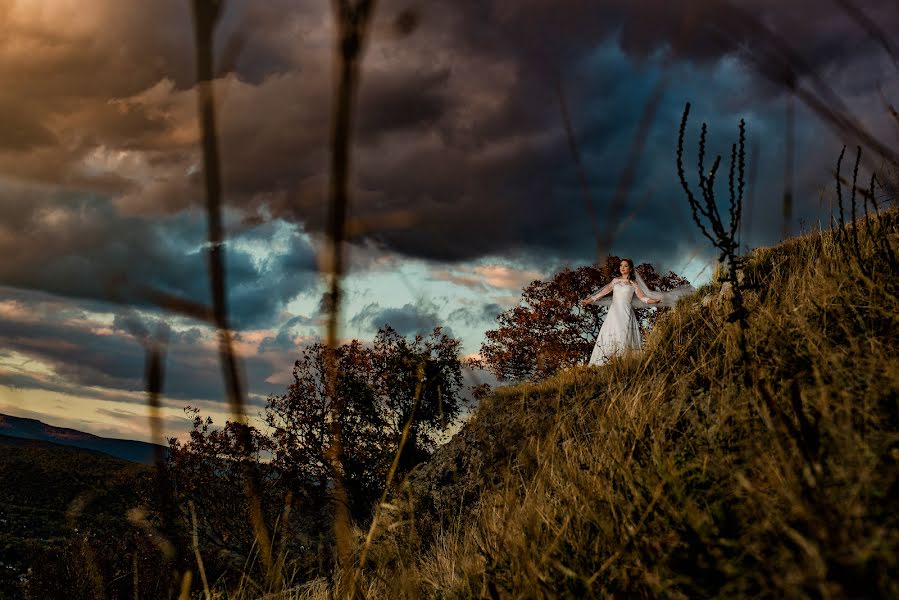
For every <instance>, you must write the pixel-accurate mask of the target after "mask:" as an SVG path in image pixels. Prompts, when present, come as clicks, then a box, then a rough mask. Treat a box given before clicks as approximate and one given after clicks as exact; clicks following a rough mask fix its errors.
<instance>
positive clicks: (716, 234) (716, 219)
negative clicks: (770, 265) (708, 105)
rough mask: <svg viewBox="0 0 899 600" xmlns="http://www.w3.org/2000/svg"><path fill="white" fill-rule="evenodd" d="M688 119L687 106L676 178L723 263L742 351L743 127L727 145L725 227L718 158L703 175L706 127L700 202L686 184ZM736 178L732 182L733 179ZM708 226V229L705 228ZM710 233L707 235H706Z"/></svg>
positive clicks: (701, 135)
mask: <svg viewBox="0 0 899 600" xmlns="http://www.w3.org/2000/svg"><path fill="white" fill-rule="evenodd" d="M689 115H690V103H689V102H688V103H687V104H686V106H685V107H684V114H683V117H682V118H681V123H680V129H679V131H678V136H677V175H678V178H679V179H680V183H681V186H682V187H683V189H684V193H685V194H686V195H687V202H688V203H689V205H690V214H691V216H692V217H693V222H694V223H696V226H697V227H698V228H699V230H700V231H701V232H702V235H704V236H705V237H706V238H707V239H708V240H709V241H710V242H711V243H712V245H713V246H714V247H715V248H716V249H717V250H718V252H719V255H718V260H719V262H722V263H724V265H725V267H726V269H727V275H726V281H727V282H728V283H729V284H730V286H731V308H732V310H731V314H730V315H729V316H728V320H729V321H731V322H733V321H736V322H738V323H739V325H740V340H741V341H740V345H741V347H744V344H745V341H743V338H744V331H745V329H746V316H747V314H746V308H745V306H744V304H743V290H742V281H740V278H739V277H738V269H739V267H740V257H739V256H738V250H739V242H738V241H737V232H738V231H739V228H740V217H741V215H742V212H743V191H744V188H745V170H746V123H745V121H744V120H743V119H740V127H739V138H738V141H737V143H735V144H733V145H731V153H730V169H729V171H728V179H727V183H728V190H729V192H730V197H729V200H730V202H729V208H728V214H729V220H728V222H727V223H725V222H724V221H723V220H722V218H721V213H720V212H719V210H718V201H717V199H716V197H715V176H716V175H717V174H718V167H719V166H720V164H721V156H720V155H718V156H716V157H715V160H714V162H713V163H712V167H711V169H710V170H709V171H708V173H706V170H705V152H706V147H705V146H706V132H707V126H706V124H705V123H703V124H702V128H701V130H700V133H699V157H698V163H697V175H698V177H699V189H700V191H701V194H702V199H701V201H700V200H697V198H696V197H695V196H694V195H693V191H692V190H691V189H690V184H689V183H687V178H686V175H685V174H684V135H685V133H686V129H687V118H688V117H689ZM735 176H736V180H735V179H734V177H735ZM706 224H708V227H707V226H706ZM709 229H711V232H710V231H709Z"/></svg>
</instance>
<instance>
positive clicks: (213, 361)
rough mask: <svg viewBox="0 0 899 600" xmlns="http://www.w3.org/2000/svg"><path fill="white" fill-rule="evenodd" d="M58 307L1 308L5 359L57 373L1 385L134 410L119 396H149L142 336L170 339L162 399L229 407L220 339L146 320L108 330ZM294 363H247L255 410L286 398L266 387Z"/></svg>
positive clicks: (5, 378) (268, 357) (21, 375)
mask: <svg viewBox="0 0 899 600" xmlns="http://www.w3.org/2000/svg"><path fill="white" fill-rule="evenodd" d="M56 306H58V303H57V302H55V301H52V300H50V301H43V302H42V301H40V300H35V299H33V300H32V302H30V303H29V304H28V305H27V306H26V305H25V304H15V303H13V302H12V301H10V302H8V303H6V304H3V305H0V309H2V310H0V347H2V348H4V350H5V352H6V353H10V352H15V353H18V354H19V355H22V356H25V357H28V358H31V359H35V360H38V361H40V362H41V363H43V364H45V365H48V366H49V367H50V368H51V369H52V372H53V375H52V376H47V377H44V376H38V375H35V374H33V373H26V372H6V373H4V374H3V375H2V377H0V383H2V384H3V385H10V386H14V387H20V388H37V389H46V390H49V391H55V392H59V393H63V394H70V395H88V396H97V395H99V396H101V397H103V398H104V399H113V400H118V401H124V402H134V401H135V397H133V396H127V395H125V396H117V395H116V391H121V392H143V391H144V390H145V386H146V383H145V381H144V372H143V368H144V364H145V360H146V353H145V347H144V343H143V340H142V339H141V337H142V334H143V333H145V332H150V333H152V332H154V331H168V336H167V339H165V340H164V341H165V344H164V345H163V346H162V348H163V350H164V357H165V363H164V369H165V374H164V382H163V396H164V397H165V398H168V399H173V400H180V401H193V400H209V401H219V402H224V401H225V398H226V396H225V391H224V388H223V385H222V381H221V378H222V375H221V366H220V364H219V356H218V347H217V342H216V338H215V334H214V332H212V331H207V332H205V333H202V334H201V333H200V332H199V331H198V330H196V329H193V328H190V329H187V330H179V331H172V329H171V327H170V326H169V325H168V324H166V323H164V322H160V321H158V320H157V319H155V318H153V317H150V318H149V319H142V318H141V317H140V316H136V315H134V314H130V315H117V316H116V317H114V320H113V326H112V327H111V328H107V327H106V326H105V325H104V324H103V323H100V322H97V321H96V320H90V319H82V320H76V319H72V318H70V317H69V316H68V315H64V314H60V313H58V312H57V311H56V310H55V307H56ZM135 335H136V336H137V337H135ZM238 341H240V339H239V340H238ZM292 361H293V358H292V353H289V352H286V351H282V352H279V353H263V354H254V355H251V356H246V357H243V361H242V362H243V366H244V369H245V372H246V376H247V378H248V381H250V382H251V388H250V391H251V392H252V393H253V394H254V395H253V396H251V404H253V403H254V402H255V403H256V405H257V406H258V405H259V401H258V400H253V398H255V397H258V396H259V395H262V396H264V395H267V394H269V393H274V392H277V391H280V390H281V386H280V385H274V384H268V383H266V380H267V379H269V378H270V377H271V376H272V375H273V374H276V373H277V372H279V371H280V370H281V368H282V367H283V366H284V365H289V364H291V363H292ZM96 388H102V390H103V391H100V390H97V389H96ZM92 389H93V391H92ZM110 394H111V395H110ZM137 398H138V400H137V401H138V402H143V401H144V398H143V397H142V396H138V397H137Z"/></svg>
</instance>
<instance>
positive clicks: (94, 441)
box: [0, 414, 168, 465]
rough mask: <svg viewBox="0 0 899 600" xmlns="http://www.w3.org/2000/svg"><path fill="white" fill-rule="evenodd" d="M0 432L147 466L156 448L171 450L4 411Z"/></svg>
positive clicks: (152, 459) (0, 415) (151, 461)
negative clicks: (99, 453) (50, 423)
mask: <svg viewBox="0 0 899 600" xmlns="http://www.w3.org/2000/svg"><path fill="white" fill-rule="evenodd" d="M0 435H5V436H10V437H14V438H20V439H25V440H38V441H43V442H52V443H54V444H60V445H62V446H73V447H75V448H83V449H85V450H93V451H95V452H102V453H104V454H108V455H110V456H114V457H116V458H121V459H124V460H128V461H131V462H136V463H141V464H145V465H152V464H154V463H155V461H156V451H157V449H161V450H162V451H163V452H168V449H167V448H166V447H164V446H159V445H157V444H151V443H148V442H138V441H135V440H119V439H115V438H104V437H100V436H96V435H92V434H90V433H84V432H83V431H78V430H75V429H67V428H65V427H54V426H53V425H47V424H46V423H42V422H41V421H38V420H37V419H23V418H21V417H11V416H9V415H4V414H0Z"/></svg>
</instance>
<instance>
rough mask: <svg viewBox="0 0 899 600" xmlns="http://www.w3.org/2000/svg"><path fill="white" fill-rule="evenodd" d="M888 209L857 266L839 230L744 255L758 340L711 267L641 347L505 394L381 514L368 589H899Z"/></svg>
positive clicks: (461, 593) (897, 342)
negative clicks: (741, 334) (710, 275)
mask: <svg viewBox="0 0 899 600" xmlns="http://www.w3.org/2000/svg"><path fill="white" fill-rule="evenodd" d="M877 223H878V225H877V227H878V229H877V230H876V232H874V234H875V235H870V236H864V235H863V236H861V239H862V240H863V246H864V248H863V251H862V253H861V260H863V261H865V263H864V265H860V264H859V261H858V260H857V259H856V258H854V257H847V256H845V255H844V253H843V252H841V251H840V249H839V247H838V245H837V244H835V242H834V237H833V233H831V232H827V233H823V234H818V233H815V234H809V235H806V236H804V237H800V238H795V239H793V240H790V241H788V242H787V243H785V244H782V245H780V246H778V247H775V248H767V249H758V250H756V251H754V252H753V253H751V254H750V255H749V256H748V257H746V259H745V261H744V263H743V266H742V273H740V279H741V281H742V285H743V293H744V302H745V304H746V308H747V309H748V311H749V318H748V328H747V330H746V331H745V336H746V352H745V354H744V353H743V352H742V351H741V350H740V346H739V344H738V343H737V339H738V331H737V330H738V328H739V327H738V324H736V323H728V322H727V320H726V319H727V316H728V314H729V313H730V312H731V309H730V305H729V303H728V302H727V295H728V289H727V288H726V286H725V289H722V286H721V285H720V284H717V283H713V284H710V285H709V286H706V287H705V288H703V289H700V290H699V291H698V292H697V294H696V295H695V296H694V297H693V298H691V299H689V300H688V301H687V302H685V303H683V304H681V305H680V306H679V307H678V309H677V310H676V311H674V312H673V313H671V314H670V315H669V316H668V317H667V318H666V319H663V320H662V321H661V322H660V323H659V324H658V325H657V326H656V329H655V330H654V331H653V332H652V334H651V335H650V336H649V339H648V343H647V348H646V350H645V352H644V353H643V355H642V356H636V357H628V358H623V359H620V360H616V361H614V362H613V363H611V364H610V365H608V366H606V367H602V368H589V367H587V368H578V369H574V370H571V371H568V372H565V373H562V374H560V375H558V376H556V377H554V378H551V379H549V380H547V381H545V382H543V383H541V384H537V385H533V384H531V385H520V386H516V387H510V388H505V389H501V390H498V392H497V393H496V394H495V395H494V396H493V397H492V398H490V399H488V400H485V401H484V402H483V403H482V405H481V406H480V407H479V409H478V411H477V413H476V415H475V417H474V418H473V419H472V421H471V422H470V423H469V424H468V425H467V426H466V427H465V428H464V429H463V431H462V432H461V433H460V434H459V436H457V438H456V439H455V440H453V441H452V442H450V443H449V444H447V446H445V447H444V448H442V449H441V450H440V451H438V453H437V455H436V456H435V457H434V459H433V460H432V461H431V462H430V463H429V464H428V465H425V466H423V467H422V468H420V469H418V470H417V471H416V472H414V473H413V474H412V476H411V477H410V478H409V479H408V481H407V484H406V485H405V486H404V487H403V488H402V490H403V491H401V492H399V493H397V494H396V497H395V498H394V499H393V501H392V502H391V503H390V504H388V505H386V506H384V507H383V508H382V511H381V517H380V523H379V525H378V528H377V535H376V536H375V538H374V542H373V544H372V545H371V547H370V548H368V552H367V559H366V564H364V565H360V566H359V569H360V571H359V572H358V573H357V574H358V585H359V587H360V590H361V591H362V592H363V593H364V595H365V597H366V598H401V597H408V598H414V597H438V598H464V597H488V598H500V597H502V598H509V597H511V598H514V597H527V598H531V597H558V596H563V597H564V596H567V597H583V596H593V597H608V596H614V597H631V596H638V597H639V596H642V597H671V598H697V597H711V596H714V597H778V598H780V597H816V598H842V597H899V580H897V578H896V575H895V574H896V573H897V572H899V478H897V476H899V468H897V463H899V400H897V390H899V357H897V354H896V349H897V348H899V327H897V323H896V321H897V314H899V313H897V306H899V298H897V296H899V277H897V272H896V265H895V260H894V258H892V257H891V256H889V255H888V253H889V252H891V251H895V248H896V236H897V233H896V232H897V223H899V219H897V215H896V212H895V211H891V212H889V213H885V214H883V215H882V216H881V217H880V219H879V220H878V221H877ZM878 240H880V242H882V241H883V240H887V242H888V243H887V244H883V243H875V242H877V241H878ZM861 267H864V268H861ZM865 273H869V274H873V275H867V274H865ZM357 539H358V542H357V543H358V544H360V545H361V544H363V543H364V541H363V537H362V536H358V538H357ZM357 555H358V553H357ZM319 583H321V582H319ZM317 585H318V584H315V585H313V586H312V587H306V588H304V589H303V590H302V591H295V592H294V593H295V594H297V595H295V596H294V597H298V598H299V597H310V598H311V597H319V595H320V593H321V594H323V593H325V591H324V590H326V589H327V587H329V586H325V587H322V586H319V587H318V588H316V587H315V586H317ZM339 587H340V586H339V585H338V588H339ZM317 590H320V592H319V591H317ZM332 591H333V589H332Z"/></svg>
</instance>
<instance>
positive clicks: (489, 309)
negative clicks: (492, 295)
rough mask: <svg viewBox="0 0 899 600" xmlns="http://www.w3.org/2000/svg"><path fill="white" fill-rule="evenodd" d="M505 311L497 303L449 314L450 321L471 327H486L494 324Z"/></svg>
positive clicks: (459, 309)
mask: <svg viewBox="0 0 899 600" xmlns="http://www.w3.org/2000/svg"><path fill="white" fill-rule="evenodd" d="M503 310H504V309H503V307H502V306H500V305H499V304H496V303H495V302H491V303H489V304H485V305H483V306H478V307H467V306H463V307H461V308H457V309H456V310H454V311H453V312H451V313H450V314H449V321H450V322H455V321H457V322H460V323H464V324H465V325H468V326H469V327H485V326H488V325H489V324H492V323H493V321H494V320H495V319H496V317H497V315H499V314H500V313H501V312H503Z"/></svg>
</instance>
